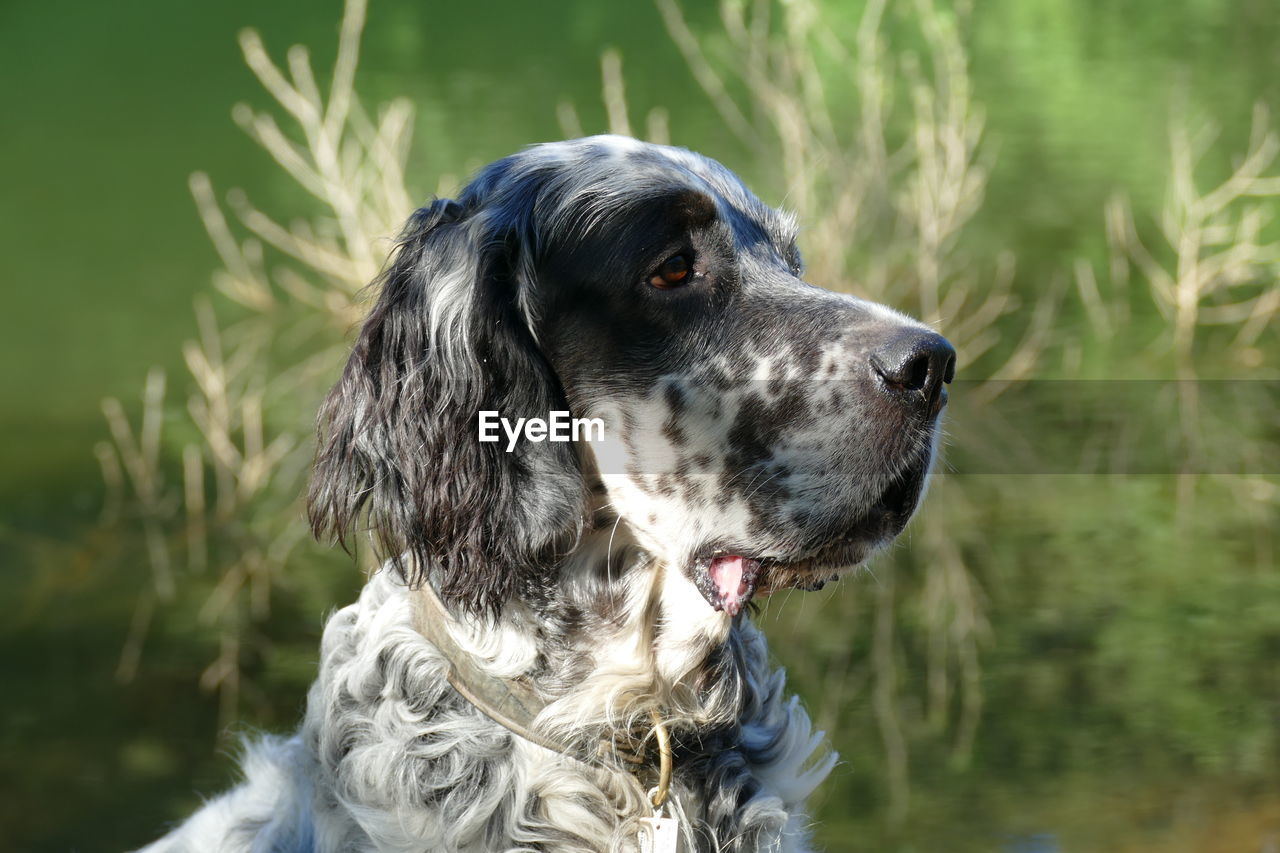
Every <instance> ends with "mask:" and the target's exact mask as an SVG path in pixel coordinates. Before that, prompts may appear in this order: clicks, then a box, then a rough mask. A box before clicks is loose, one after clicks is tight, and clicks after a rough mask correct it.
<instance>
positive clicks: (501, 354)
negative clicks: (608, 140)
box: [308, 199, 586, 616]
mask: <svg viewBox="0 0 1280 853" xmlns="http://www.w3.org/2000/svg"><path fill="white" fill-rule="evenodd" d="M489 214H490V212H489V211H486V210H485V208H484V206H483V203H477V204H473V205H472V207H471V208H470V209H468V208H464V207H463V206H462V205H460V204H459V203H457V202H454V201H449V200H443V199H442V200H438V201H436V202H434V203H432V204H430V205H429V206H427V207H424V208H422V209H420V210H418V211H417V212H416V213H415V214H414V215H413V217H412V218H411V219H410V220H409V223H408V225H407V226H406V228H405V231H404V233H403V234H402V235H401V239H400V244H399V246H398V248H397V249H396V251H395V253H394V255H393V257H392V259H391V263H390V265H389V266H388V268H387V270H386V271H385V272H384V273H383V275H382V276H381V278H380V284H381V293H380V295H379V297H378V301H377V304H376V305H375V306H374V307H373V310H372V312H371V313H370V314H369V317H368V319H367V320H365V323H364V326H363V328H362V329H361V330H360V335H359V337H358V339H357V340H356V343H355V347H354V349H353V351H352V353H351V358H350V360H349V361H348V362H347V366H346V369H345V370H344V371H343V374H342V378H341V380H339V382H338V384H337V385H335V386H334V388H333V390H332V391H331V392H330V393H329V396H328V398H327V399H326V401H325V403H324V406H323V407H322V408H321V411H320V416H319V433H320V446H319V450H318V452H317V456H316V463H315V471H314V474H313V478H312V481H311V490H310V495H309V499H308V509H309V514H310V518H311V526H312V530H313V531H314V532H315V534H316V536H317V537H321V538H324V537H326V536H332V537H334V538H336V539H337V540H338V541H339V542H340V543H341V544H342V545H343V547H347V546H348V543H349V542H350V539H351V537H352V535H353V534H354V533H356V532H358V530H359V529H360V528H359V527H358V525H360V520H361V519H362V518H365V519H367V525H368V531H369V533H370V534H371V536H372V538H373V540H374V544H375V547H376V548H377V550H378V553H379V556H380V557H381V558H383V559H388V560H390V561H391V562H392V563H393V565H394V566H395V567H396V568H397V569H398V570H400V571H401V572H402V573H403V574H404V575H405V577H406V579H407V580H408V581H409V582H410V583H411V584H417V583H421V582H423V581H425V580H427V579H428V577H429V578H430V580H431V581H432V583H433V584H434V585H435V587H436V589H437V592H439V594H440V595H441V597H442V598H443V599H444V600H445V601H447V602H449V603H450V604H452V605H455V606H457V607H459V608H461V609H464V610H466V611H468V612H471V613H475V614H477V615H479V614H489V615H492V616H496V615H497V614H498V612H499V611H500V609H501V607H502V605H503V603H504V602H505V601H506V600H507V599H508V598H510V597H511V596H512V595H513V594H520V593H526V592H531V591H532V590H534V589H536V588H537V587H539V586H540V585H542V584H544V583H545V582H546V581H547V580H548V577H547V574H548V572H552V571H554V564H555V556H556V555H557V553H559V552H562V551H564V550H567V549H568V548H571V547H572V545H573V544H574V541H575V540H576V537H577V535H578V533H579V532H580V530H581V524H582V519H583V516H584V508H585V505H586V500H585V491H584V486H583V479H582V475H581V473H580V471H579V468H578V462H577V457H576V455H575V453H574V450H573V446H572V445H571V444H567V443H556V442H548V441H544V442H538V443H535V442H531V441H520V442H518V443H517V445H516V446H515V448H514V449H513V450H512V451H511V452H507V441H506V438H505V436H503V437H502V440H501V441H498V442H481V441H480V440H479V430H478V413H479V412H480V411H481V410H489V411H497V412H499V413H500V415H501V416H502V417H504V418H508V419H511V420H512V422H514V420H515V418H527V417H534V416H536V417H542V418H545V417H546V416H547V413H548V412H549V411H552V410H556V409H559V410H563V409H567V408H568V406H567V405H566V404H565V402H564V400H563V396H562V394H561V392H560V390H559V386H558V383H557V380H556V378H555V376H554V374H553V373H552V371H551V369H550V367H549V366H548V364H547V363H546V361H545V359H544V358H543V356H542V354H541V353H540V352H539V350H538V348H537V346H536V343H535V341H534V339H533V336H532V335H531V334H530V331H529V328H528V325H527V324H526V322H525V320H524V318H523V317H522V315H521V312H520V310H519V308H518V304H519V294H518V293H517V290H518V288H519V287H521V286H522V283H521V281H520V280H519V275H520V274H519V273H518V272H517V269H518V268H519V267H520V266H523V267H525V268H528V266H529V265H528V264H525V263H523V262H522V259H521V258H519V257H518V255H519V253H520V251H521V247H520V245H519V240H520V238H519V236H518V235H516V234H514V233H510V232H507V233H503V229H502V228H501V227H500V226H501V224H502V223H501V219H500V218H499V217H498V216H496V215H489ZM531 284H532V282H523V286H525V287H528V286H530V285H531ZM427 572H429V573H430V574H429V575H428V574H427Z"/></svg>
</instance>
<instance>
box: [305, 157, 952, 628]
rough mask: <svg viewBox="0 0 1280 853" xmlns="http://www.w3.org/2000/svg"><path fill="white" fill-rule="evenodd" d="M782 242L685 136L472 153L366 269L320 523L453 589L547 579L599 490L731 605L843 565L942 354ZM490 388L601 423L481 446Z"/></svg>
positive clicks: (877, 501)
mask: <svg viewBox="0 0 1280 853" xmlns="http://www.w3.org/2000/svg"><path fill="white" fill-rule="evenodd" d="M795 238H796V229H795V225H794V222H793V221H792V220H791V218H790V217H788V216H786V215H784V214H781V213H779V212H777V211H775V210H773V209H771V208H769V207H768V206H766V205H765V204H763V203H762V202H761V201H759V200H758V199H757V198H756V197H755V196H754V195H752V194H751V193H750V192H749V191H748V190H747V189H746V188H745V187H744V186H743V184H742V183H741V181H739V180H738V178H737V177H735V176H734V175H733V173H731V172H730V171H729V170H727V169H725V168H724V167H723V166H721V165H720V164H718V163H716V162H714V161H712V160H709V159H707V158H705V157H701V156H699V155H696V154H693V153H691V152H689V151H685V150H683V149H678V148H671V147H667V146H659V145H650V144H646V143H641V142H637V141H635V140H630V139H625V138H620V137H593V138H588V139H582V140H576V141H571V142H562V143H552V144H546V145H538V146H534V147H532V148H529V149H526V150H525V151H523V152H521V153H518V154H515V155H513V156H511V157H507V158H505V159H503V160H500V161H498V162H496V163H494V164H492V165H490V166H489V167H487V168H485V169H484V170H483V171H481V173H480V174H479V175H478V176H477V177H476V178H475V179H474V180H473V181H472V182H471V184H469V185H468V186H467V187H466V188H465V189H464V190H463V191H462V193H461V194H460V195H459V197H458V199H457V200H456V201H445V200H441V201H436V202H434V203H432V204H431V205H429V206H427V207H424V208H423V209H421V210H419V211H418V212H417V213H415V214H414V216H413V217H412V218H411V219H410V221H409V224H408V226H407V227H406V229H405V232H404V234H403V235H402V238H401V241H400V245H399V247H398V248H397V250H396V252H395V254H394V256H393V258H392V260H391V262H390V264H389V266H388V268H387V270H386V271H385V273H384V274H383V276H382V279H381V290H380V293H379V296H378V301H377V303H376V305H375V306H374V307H373V309H372V311H371V313H370V315H369V317H368V319H367V321H366V322H365V324H364V326H363V328H362V329H361V332H360V335H359V338H358V340H357V342H356V345H355V348H354V351H353V353H352V356H351V358H350V361H349V362H348V364H347V367H346V369H345V371H344V373H343V376H342V379H341V380H340V381H339V383H338V384H337V386H336V387H335V388H334V390H333V392H332V393H331V394H330V396H329V398H328V400H327V401H326V403H325V406H324V408H323V410H322V412H321V419H320V423H321V436H322V438H321V447H320V451H319V454H318V457H317V462H316V469H315V477H314V479H313V484H312V489H311V495H310V511H311V518H312V522H313V526H314V527H315V529H316V531H317V533H318V534H324V533H333V534H336V535H337V537H338V538H340V539H344V540H345V538H346V537H348V536H349V535H350V534H351V533H352V532H353V531H354V530H355V529H356V525H357V523H358V522H357V519H358V518H359V517H360V516H361V514H362V512H363V513H367V519H368V525H369V528H370V530H371V532H372V534H373V535H374V536H375V538H376V540H377V542H378V544H379V547H380V549H381V550H382V551H383V552H384V554H385V555H386V556H387V557H388V558H390V559H391V560H393V561H394V562H396V564H397V565H398V566H400V568H401V569H402V570H403V571H409V572H415V571H421V568H415V567H431V569H430V570H431V572H432V575H431V576H432V580H433V582H434V583H435V584H436V586H437V588H438V591H439V592H440V594H441V595H442V596H443V597H444V598H445V599H446V600H448V601H449V602H450V603H451V604H454V605H456V606H460V607H462V608H464V609H467V610H471V611H473V612H490V613H496V612H498V611H499V610H500V609H501V607H502V605H503V603H504V602H505V601H506V600H508V599H509V598H510V597H511V596H512V595H520V596H525V597H536V596H537V595H538V594H539V592H538V591H539V590H545V589H547V588H548V586H549V585H552V584H554V583H555V580H556V572H557V566H558V565H559V563H560V561H561V559H562V558H563V557H564V556H566V555H567V554H570V553H571V552H572V551H573V550H574V548H575V547H576V546H577V543H578V541H579V539H580V535H581V532H582V530H583V528H584V525H585V524H588V523H591V521H592V515H593V513H597V514H603V515H604V516H606V518H607V519H608V523H610V524H620V525H625V526H626V527H627V529H628V531H629V533H630V535H631V536H632V537H633V539H634V541H635V542H636V543H637V544H638V545H639V546H640V547H642V548H643V549H644V550H645V551H646V552H648V553H649V554H651V555H653V556H654V557H655V558H656V559H657V560H658V561H660V562H661V563H662V564H664V565H665V566H667V567H670V568H672V569H674V570H676V571H677V572H678V574H679V575H680V576H682V577H683V578H684V579H685V580H687V581H688V582H689V583H691V584H692V585H693V586H694V587H696V588H697V589H698V590H699V591H700V592H701V593H702V596H703V597H704V598H705V600H706V602H707V604H708V605H709V606H710V607H711V608H713V609H714V610H718V611H722V612H725V613H728V614H730V615H733V614H736V613H737V612H738V611H739V610H740V609H741V608H742V606H743V605H744V604H745V603H746V602H747V601H748V600H750V599H751V597H752V596H753V595H756V594H761V593H766V592H771V591H773V590H776V589H780V588H785V587H801V588H812V587H815V586H818V585H820V584H821V583H823V582H825V581H826V580H829V579H831V578H833V577H834V576H836V575H837V574H838V573H839V572H840V571H842V570H844V569H846V568H849V567H852V566H854V565H857V564H858V563H859V562H861V561H862V560H864V559H865V558H866V557H867V556H868V555H869V554H870V553H872V552H873V551H874V550H876V549H877V548H879V547H882V546H883V545H885V544H887V543H888V542H889V541H890V540H891V539H892V538H893V537H894V536H896V535H897V533H898V532H900V531H901V529H902V527H903V525H904V524H905V523H906V521H907V520H908V518H909V517H910V516H911V514H912V512H913V511H914V509H915V507H916V504H917V502H918V500H919V497H920V494H921V492H922V489H923V487H924V484H925V481H926V478H927V475H928V471H929V468H930V465H931V462H932V459H933V456H934V451H935V445H936V441H937V433H938V428H937V421H938V418H939V413H940V411H941V410H942V408H943V406H944V405H945V403H946V389H945V385H946V383H948V382H950V381H951V378H952V374H953V372H954V369H955V355H954V351H953V350H952V348H951V347H950V345H949V344H948V343H947V342H946V341H945V340H944V339H943V338H942V337H940V336H939V335H937V334H935V333H934V332H932V331H931V330H929V329H928V328H926V327H924V326H922V325H921V324H919V323H917V322H915V321H913V320H910V319H907V318H906V317H903V316H902V315H899V314H897V313H895V312H893V311H891V310H889V309H888V308H885V307H883V306H880V305H876V304H873V303H870V302H866V301H863V300H860V299H856V298H854V297H851V296H846V295H840V294H835V293H832V292H829V291H826V290H823V289H820V288H818V287H814V286H813V285H810V284H808V283H806V282H804V281H803V279H802V275H803V267H802V264H801V260H800V254H799V251H798V249H797V247H796V242H795ZM485 411H487V412H496V413H498V415H500V416H501V417H502V418H504V419H506V420H508V421H509V422H512V423H515V422H518V419H520V418H526V419H528V418H540V419H545V418H547V417H548V415H549V413H551V412H555V411H565V412H568V413H570V414H571V415H572V417H574V418H580V419H593V418H595V419H599V421H600V422H602V424H603V436H597V438H599V439H602V440H597V441H585V440H579V441H577V442H571V441H570V442H557V441H550V440H545V438H544V439H543V440H533V439H532V438H521V439H517V440H515V441H512V442H509V441H507V440H506V438H505V436H504V437H503V438H502V440H499V441H490V442H484V441H480V440H479V431H478V427H477V423H478V416H479V414H480V413H481V412H485ZM411 579H419V580H420V578H411Z"/></svg>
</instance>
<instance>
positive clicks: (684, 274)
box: [649, 255, 689, 290]
mask: <svg viewBox="0 0 1280 853" xmlns="http://www.w3.org/2000/svg"><path fill="white" fill-rule="evenodd" d="M688 278H689V258H688V257H686V256H685V255H672V256H671V257H669V258H667V259H666V260H665V261H663V262H662V265H661V266H659V267H658V268H657V269H656V270H654V272H653V275H652V276H650V277H649V284H651V285H653V286H654V287H657V288H659V289H662V290H667V289H668V288H672V287H679V286H680V285H682V284H684V283H685V281H686V280H688Z"/></svg>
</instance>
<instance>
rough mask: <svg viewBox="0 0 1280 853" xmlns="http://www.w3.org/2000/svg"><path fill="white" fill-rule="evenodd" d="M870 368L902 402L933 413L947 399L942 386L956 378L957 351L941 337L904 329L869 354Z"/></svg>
mask: <svg viewBox="0 0 1280 853" xmlns="http://www.w3.org/2000/svg"><path fill="white" fill-rule="evenodd" d="M871 369H872V370H873V371H875V375H876V377H877V378H878V379H879V380H880V383H881V385H883V386H884V387H885V389H886V390H888V391H890V392H891V393H893V394H895V395H896V396H898V397H900V398H901V399H902V400H903V401H904V402H905V403H907V404H908V405H912V406H922V407H923V406H927V407H928V410H929V411H930V412H931V413H936V412H937V411H938V409H940V408H941V407H942V402H943V401H944V400H945V399H946V396H945V392H944V391H943V388H942V386H943V384H944V383H947V382H950V381H951V380H952V379H953V378H955V375H956V351H955V347H953V346H951V344H950V343H949V342H948V341H947V339H946V338H944V337H942V335H939V334H937V333H935V332H930V331H928V330H925V329H907V330H904V331H901V332H898V333H897V334H895V335H894V336H893V337H892V338H890V339H889V340H888V342H886V343H885V344H883V345H882V346H881V347H880V348H879V349H877V350H875V351H874V352H872V353H871Z"/></svg>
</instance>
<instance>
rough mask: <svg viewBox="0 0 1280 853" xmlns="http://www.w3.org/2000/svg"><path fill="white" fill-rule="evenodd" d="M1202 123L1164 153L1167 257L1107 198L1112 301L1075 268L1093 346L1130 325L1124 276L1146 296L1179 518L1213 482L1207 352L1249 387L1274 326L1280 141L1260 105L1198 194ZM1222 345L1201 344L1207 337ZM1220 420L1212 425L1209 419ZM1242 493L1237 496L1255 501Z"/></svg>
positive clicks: (1185, 122) (1204, 136)
mask: <svg viewBox="0 0 1280 853" xmlns="http://www.w3.org/2000/svg"><path fill="white" fill-rule="evenodd" d="M1216 135H1217V132H1216V130H1215V129H1214V128H1213V127H1212V126H1211V125H1209V124H1207V123H1200V124H1196V123H1195V122H1193V121H1191V120H1190V119H1189V118H1188V117H1187V116H1186V114H1185V111H1184V110H1181V109H1175V110H1174V115H1173V119H1172V121H1171V125H1170V132H1169V144H1170V152H1171V165H1172V172H1171V176H1170V184H1169V189H1168V191H1167V194H1166V198H1165V203H1164V207H1163V210H1162V211H1161V216H1160V221H1159V232H1160V236H1161V238H1162V239H1163V242H1164V245H1163V246H1157V247H1155V248H1149V247H1148V245H1147V244H1146V243H1144V241H1143V240H1142V238H1140V237H1139V235H1138V227H1137V225H1136V223H1135V222H1134V217H1133V213H1132V210H1131V208H1130V206H1129V203H1128V200H1127V198H1125V196H1123V195H1119V194H1118V195H1116V196H1115V197H1113V198H1112V200H1111V201H1110V202H1109V203H1108V205H1107V208H1106V217H1105V219H1106V229H1107V238H1108V243H1109V245H1110V247H1111V261H1110V265H1109V271H1108V272H1109V280H1108V284H1109V286H1108V287H1107V288H1106V291H1107V292H1108V293H1109V294H1110V298H1107V299H1104V298H1103V297H1102V295H1101V293H1102V291H1101V289H1100V288H1099V286H1098V284H1097V282H1096V280H1095V276H1094V271H1093V268H1092V267H1091V266H1090V265H1089V264H1088V263H1087V262H1083V261H1082V262H1079V263H1077V265H1076V285H1077V289H1078V291H1079V293H1080V297H1081V301H1082V302H1083V303H1084V305H1085V307H1086V309H1087V315H1088V317H1089V320H1090V323H1091V326H1092V331H1093V334H1094V335H1095V336H1096V337H1098V338H1099V339H1101V340H1107V339H1108V338H1109V337H1110V331H1111V329H1113V328H1122V327H1123V326H1124V325H1125V324H1126V323H1127V322H1128V320H1129V311H1130V307H1129V282H1130V277H1131V274H1132V273H1131V270H1132V268H1136V270H1137V271H1138V273H1139V274H1140V275H1141V277H1142V279H1144V281H1145V284H1146V292H1147V295H1148V297H1149V298H1150V300H1151V303H1152V304H1153V305H1154V306H1155V308H1156V310H1157V311H1158V312H1159V314H1160V317H1161V318H1162V319H1163V321H1164V322H1163V323H1162V324H1160V325H1159V326H1158V327H1157V338H1156V340H1155V341H1154V342H1152V345H1151V346H1149V347H1148V348H1147V356H1146V357H1147V358H1148V359H1149V360H1151V359H1152V357H1153V356H1154V363H1152V364H1149V365H1146V367H1147V369H1149V370H1151V372H1153V373H1156V374H1157V375H1163V376H1166V377H1168V376H1172V377H1173V378H1175V379H1177V380H1178V381H1177V383H1176V389H1177V392H1176V408H1177V410H1176V412H1172V413H1171V415H1172V422H1173V423H1175V424H1176V425H1177V426H1176V429H1175V436H1174V438H1175V442H1174V443H1173V444H1171V446H1170V447H1169V451H1170V453H1171V454H1173V455H1174V457H1175V458H1181V459H1182V460H1183V461H1182V469H1181V470H1182V472H1183V476H1182V477H1181V478H1180V481H1179V483H1180V486H1179V497H1180V502H1179V503H1180V506H1181V507H1182V509H1183V511H1184V513H1185V512H1186V511H1188V510H1189V508H1190V506H1191V499H1192V497H1193V494H1194V489H1195V485H1196V482H1197V480H1198V478H1197V477H1196V476H1195V475H1196V472H1204V471H1207V470H1212V468H1213V467H1214V466H1213V460H1212V458H1211V456H1212V446H1211V443H1208V442H1206V439H1205V427H1204V424H1205V419H1204V415H1205V414H1206V413H1205V412H1204V411H1202V406H1201V402H1200V393H1201V388H1200V382H1199V380H1201V378H1202V372H1203V364H1204V362H1205V358H1204V354H1205V353H1206V352H1215V353H1220V354H1222V355H1225V356H1226V359H1225V361H1226V364H1223V363H1222V361H1221V360H1219V361H1218V362H1216V363H1215V365H1214V369H1216V370H1217V371H1219V376H1218V377H1214V378H1221V375H1222V372H1224V371H1225V372H1226V373H1227V374H1228V375H1230V374H1233V373H1234V374H1236V375H1240V372H1241V371H1243V374H1244V375H1246V376H1248V375H1257V374H1256V372H1255V371H1256V370H1257V369H1258V368H1259V367H1261V366H1262V364H1263V362H1264V355H1263V350H1262V349H1261V347H1260V339H1261V338H1262V337H1263V334H1264V333H1265V332H1266V331H1267V330H1269V329H1270V330H1274V328H1275V324H1276V320H1277V316H1280V288H1277V287H1276V286H1275V282H1276V281H1277V279H1280V240H1275V239H1271V238H1270V237H1269V236H1268V235H1269V234H1273V233H1274V231H1268V225H1270V224H1272V222H1271V220H1272V217H1273V213H1274V210H1275V204H1276V200H1277V199H1280V174H1276V173H1275V169H1276V166H1277V158H1278V157H1280V135H1277V133H1276V132H1275V131H1274V130H1273V129H1272V128H1271V123H1270V119H1269V115H1268V112H1267V110H1266V108H1265V107H1264V106H1263V105H1262V104H1258V105H1257V106H1256V107H1255V108H1254V113H1253V123H1252V132H1251V133H1250V138H1249V143H1248V146H1247V148H1246V150H1245V152H1244V156H1243V157H1242V158H1241V159H1239V160H1238V161H1237V163H1236V165H1235V166H1234V168H1233V169H1232V170H1231V172H1230V174H1228V175H1227V176H1226V178H1225V179H1223V180H1222V181H1221V182H1220V183H1218V184H1216V185H1214V186H1211V187H1209V188H1206V189H1202V188H1201V181H1200V180H1199V179H1198V177H1197V172H1198V171H1200V164H1201V162H1202V160H1203V158H1204V156H1205V154H1206V153H1207V152H1208V151H1209V149H1210V146H1211V145H1212V143H1213V142H1214V140H1215V138H1216ZM1224 331H1225V332H1226V334H1227V335H1228V336H1229V340H1227V341H1225V343H1222V342H1219V343H1216V344H1212V345H1211V344H1209V343H1208V341H1207V338H1208V336H1209V335H1215V336H1217V337H1218V338H1221V337H1222V335H1223V332H1224ZM1218 415H1219V417H1220V416H1221V413H1218ZM1252 493H1253V490H1251V489H1245V490H1243V492H1241V494H1243V495H1246V496H1247V495H1249V494H1252Z"/></svg>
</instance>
